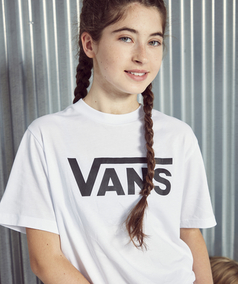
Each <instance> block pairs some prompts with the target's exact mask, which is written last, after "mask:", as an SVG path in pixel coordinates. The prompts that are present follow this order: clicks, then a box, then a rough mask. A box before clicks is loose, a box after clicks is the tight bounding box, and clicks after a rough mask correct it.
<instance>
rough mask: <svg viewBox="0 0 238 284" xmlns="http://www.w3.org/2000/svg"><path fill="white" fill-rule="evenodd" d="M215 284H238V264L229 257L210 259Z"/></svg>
mask: <svg viewBox="0 0 238 284" xmlns="http://www.w3.org/2000/svg"><path fill="white" fill-rule="evenodd" d="M210 263H211V269H212V276H213V281H214V284H236V283H238V262H236V261H235V260H232V259H230V258H228V257H222V256H214V257H210Z"/></svg>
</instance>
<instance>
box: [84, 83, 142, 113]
mask: <svg viewBox="0 0 238 284" xmlns="http://www.w3.org/2000/svg"><path fill="white" fill-rule="evenodd" d="M84 101H85V103H87V104H88V105H89V106H90V107H92V108H94V109H96V110H98V111H101V112H104V113H110V114H126V113H130V112H132V111H135V110H136V109H137V108H138V107H139V103H138V101H137V95H136V94H124V93H121V94H112V93H110V94H109V93H105V92H103V91H102V90H100V89H98V88H97V90H95V89H94V87H93V86H92V87H91V89H90V91H89V93H88V94H87V96H86V97H85V98H84Z"/></svg>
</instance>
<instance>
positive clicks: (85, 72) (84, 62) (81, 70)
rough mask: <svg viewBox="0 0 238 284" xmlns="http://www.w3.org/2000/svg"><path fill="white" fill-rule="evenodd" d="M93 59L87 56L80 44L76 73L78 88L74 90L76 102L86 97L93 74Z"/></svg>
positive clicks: (74, 101)
mask: <svg viewBox="0 0 238 284" xmlns="http://www.w3.org/2000/svg"><path fill="white" fill-rule="evenodd" d="M80 45H81V44H80ZM92 67H93V61H92V59H91V58H89V57H87V56H86V54H85V53H84V50H83V48H82V46H80V51H79V64H78V66H77V69H76V71H77V73H76V76H75V77H76V88H75V90H74V96H75V98H74V100H73V103H76V102H77V101H78V100H80V99H81V98H85V97H86V95H87V93H88V91H87V88H88V86H89V85H90V81H89V79H90V77H91V74H92Z"/></svg>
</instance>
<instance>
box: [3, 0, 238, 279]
mask: <svg viewBox="0 0 238 284" xmlns="http://www.w3.org/2000/svg"><path fill="white" fill-rule="evenodd" d="M166 3H167V5H168V14H169V21H168V24H169V25H168V30H167V34H168V37H167V39H166V46H167V48H166V50H165V55H164V61H163V64H162V67H161V71H160V73H159V75H158V77H157V78H156V80H155V82H154V88H153V89H154V93H155V97H156V98H155V108H156V109H158V110H161V111H163V112H165V113H166V114H169V115H172V116H175V117H177V118H179V119H182V120H184V121H185V122H187V123H188V124H189V125H191V126H192V128H193V129H194V132H195V134H196V136H197V137H198V140H199V143H200V147H201V150H202V153H203V157H204V162H205V166H206V170H207V176H208V182H209V187H210V192H211V198H212V204H213V208H214V211H215V215H216V219H217V223H218V225H217V226H216V227H215V228H213V229H209V230H204V231H203V235H204V238H205V240H206V243H207V246H208V250H209V254H210V255H223V256H228V257H230V258H234V259H236V260H238V219H237V216H238V214H237V213H238V206H237V204H238V173H237V171H238V168H237V158H238V127H237V125H238V121H237V106H238V103H237V82H238V81H237V61H238V60H237V54H238V53H237V52H238V48H237V40H236V38H237V28H238V26H237V11H238V7H237V6H238V3H236V0H196V1H195V0H173V1H172V0H168V1H166ZM79 11H80V4H79V1H76V0H57V1H56V0H0V132H1V139H0V146H1V152H0V197H1V196H2V194H3V192H4V189H5V186H6V183H7V179H8V175H9V172H10V169H11V166H12V162H13V159H14V156H15V154H16V151H17V148H18V146H19V143H20V141H21V138H22V135H23V133H24V131H25V130H26V128H27V126H28V125H29V124H30V123H31V121H32V120H34V119H35V118H37V117H39V116H42V115H44V114H47V113H51V112H56V111H58V110H61V109H63V108H65V107H66V106H67V105H69V104H70V103H71V102H72V98H73V90H74V87H75V83H74V81H75V79H74V77H75V68H76V65H77V57H76V53H77V51H76V49H77V48H76V42H77V40H76V38H77V28H78V24H77V23H78V19H79ZM235 205H236V206H235ZM23 283H25V284H35V283H40V282H39V280H37V279H36V277H35V276H34V275H33V274H32V272H31V270H30V266H29V258H28V252H27V244H26V239H25V236H24V235H20V234H18V233H16V232H14V231H10V230H8V229H5V228H3V227H1V228H0V284H23Z"/></svg>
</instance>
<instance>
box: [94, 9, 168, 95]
mask: <svg viewBox="0 0 238 284" xmlns="http://www.w3.org/2000/svg"><path fill="white" fill-rule="evenodd" d="M162 43H163V35H162V19H161V16H160V13H159V12H158V10H157V9H156V8H152V7H150V8H147V7H145V6H142V5H141V4H138V3H134V4H132V5H130V6H128V9H127V12H126V14H125V16H124V17H123V19H121V20H120V21H119V22H117V23H115V24H113V25H110V26H108V27H106V28H105V29H104V30H103V33H102V37H101V39H100V41H99V42H98V43H93V44H92V50H93V55H92V58H93V64H94V79H93V85H94V86H96V87H97V88H100V89H101V90H102V91H103V92H104V93H107V94H113V95H124V96H125V95H130V94H134V95H137V94H139V93H142V92H143V91H144V90H145V89H146V87H147V86H148V85H149V84H150V83H151V82H152V81H153V80H154V78H155V77H156V75H157V73H158V71H159V69H160V65H161V61H162V55H163V46H162Z"/></svg>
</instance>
